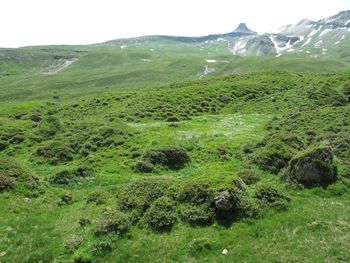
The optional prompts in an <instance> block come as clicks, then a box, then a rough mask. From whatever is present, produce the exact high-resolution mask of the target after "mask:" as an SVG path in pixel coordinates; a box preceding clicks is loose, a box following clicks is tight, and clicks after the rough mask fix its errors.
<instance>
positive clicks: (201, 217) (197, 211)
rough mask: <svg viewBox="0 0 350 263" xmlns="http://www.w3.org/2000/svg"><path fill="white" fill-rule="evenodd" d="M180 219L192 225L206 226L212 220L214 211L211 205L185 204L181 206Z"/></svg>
mask: <svg viewBox="0 0 350 263" xmlns="http://www.w3.org/2000/svg"><path fill="white" fill-rule="evenodd" d="M180 213H181V219H182V220H183V221H185V222H187V223H189V224H190V225H192V226H206V225H210V224H212V223H213V222H214V218H215V211H214V209H213V208H212V207H210V206H208V205H206V204H201V205H193V204H186V205H184V206H183V207H182V208H181V211H180Z"/></svg>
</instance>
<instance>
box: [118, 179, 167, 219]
mask: <svg viewBox="0 0 350 263" xmlns="http://www.w3.org/2000/svg"><path fill="white" fill-rule="evenodd" d="M170 185H171V181H170V179H168V178H164V177H152V178H145V179H140V180H137V181H134V182H132V183H129V184H128V185H127V186H125V187H124V188H123V189H122V190H121V192H120V193H119V200H118V204H119V207H120V208H121V209H122V210H132V209H138V210H140V211H141V213H143V212H145V211H146V210H147V209H148V208H149V207H150V206H151V204H152V203H153V202H154V201H155V200H156V199H158V198H159V197H162V196H164V195H166V194H167V193H168V191H169V188H170Z"/></svg>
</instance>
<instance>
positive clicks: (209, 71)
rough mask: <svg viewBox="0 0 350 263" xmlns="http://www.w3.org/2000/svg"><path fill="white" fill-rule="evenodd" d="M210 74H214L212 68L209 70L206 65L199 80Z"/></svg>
mask: <svg viewBox="0 0 350 263" xmlns="http://www.w3.org/2000/svg"><path fill="white" fill-rule="evenodd" d="M211 72H215V69H214V68H209V66H208V65H205V68H204V72H203V73H202V74H201V75H200V76H199V78H200V79H201V78H203V77H204V76H206V75H208V74H209V73H211Z"/></svg>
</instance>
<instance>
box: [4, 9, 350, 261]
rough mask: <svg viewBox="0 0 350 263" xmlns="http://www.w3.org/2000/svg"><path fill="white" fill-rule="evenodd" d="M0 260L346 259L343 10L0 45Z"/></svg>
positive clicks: (349, 97)
mask: <svg viewBox="0 0 350 263" xmlns="http://www.w3.org/2000/svg"><path fill="white" fill-rule="evenodd" d="M0 214H1V216H0V262H1V263H2V262H4V263H7V262H9V263H22V262H23V263H25V262H27V263H39V262H42V263H46V262H56V263H58V262H67V263H68V262H74V263H91V262H94V263H95V262H132V263H137V262H140V263H145V262H152V263H155V262H161V263H163V262H190V263H195V262H198V263H199V262H254V263H255V262H257V263H260V262H261V263H282V262H288V263H289V262H298V263H299V262H310V263H311V262H315V263H316V262H350V11H342V12H340V13H338V14H336V15H334V16H330V17H327V18H324V19H321V20H318V21H311V20H308V19H305V20H302V21H300V22H298V23H296V24H294V25H287V26H284V27H281V28H280V29H279V30H278V31H276V32H274V33H263V34H262V33H257V32H255V31H254V30H252V29H249V27H248V26H247V25H246V24H245V23H241V24H239V25H238V27H237V28H236V29H235V30H234V31H232V32H229V33H220V34H213V35H207V36H202V37H188V36H184V37H182V36H168V35H153V36H143V37H137V38H123V39H116V40H110V41H106V42H103V43H97V44H91V45H49V46H28V47H21V48H0Z"/></svg>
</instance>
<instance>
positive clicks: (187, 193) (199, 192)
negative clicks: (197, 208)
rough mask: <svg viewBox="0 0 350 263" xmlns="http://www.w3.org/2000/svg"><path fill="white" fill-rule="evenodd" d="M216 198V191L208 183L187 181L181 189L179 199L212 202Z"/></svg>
mask: <svg viewBox="0 0 350 263" xmlns="http://www.w3.org/2000/svg"><path fill="white" fill-rule="evenodd" d="M213 199H214V191H213V189H211V188H210V186H209V185H207V184H202V183H191V182H190V183H186V184H185V185H184V186H183V187H182V189H181V190H180V194H179V200H180V201H181V202H187V203H193V204H204V203H205V204H211V203H212V202H213Z"/></svg>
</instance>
